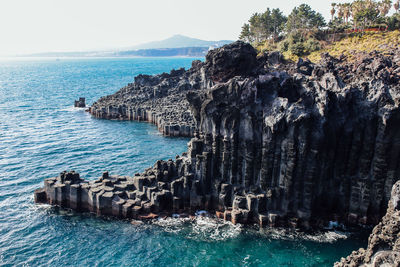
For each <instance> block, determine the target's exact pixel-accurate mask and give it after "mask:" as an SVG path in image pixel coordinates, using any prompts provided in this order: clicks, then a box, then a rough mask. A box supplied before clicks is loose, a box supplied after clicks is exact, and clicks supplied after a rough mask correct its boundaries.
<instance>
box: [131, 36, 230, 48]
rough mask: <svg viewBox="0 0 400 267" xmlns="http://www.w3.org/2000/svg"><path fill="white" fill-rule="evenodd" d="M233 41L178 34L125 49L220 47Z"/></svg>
mask: <svg viewBox="0 0 400 267" xmlns="http://www.w3.org/2000/svg"><path fill="white" fill-rule="evenodd" d="M232 42H233V41H230V40H220V41H205V40H200V39H196V38H191V37H187V36H184V35H179V34H177V35H174V36H172V37H170V38H167V39H165V40H161V41H155V42H149V43H144V44H140V45H136V46H132V47H129V48H126V49H124V50H138V49H159V48H181V47H220V46H223V45H225V44H229V43H232Z"/></svg>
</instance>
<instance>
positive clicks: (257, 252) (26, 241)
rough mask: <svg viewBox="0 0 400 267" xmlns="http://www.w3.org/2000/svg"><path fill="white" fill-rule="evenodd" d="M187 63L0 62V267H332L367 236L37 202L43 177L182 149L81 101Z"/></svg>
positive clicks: (135, 168)
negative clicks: (77, 209) (135, 217)
mask: <svg viewBox="0 0 400 267" xmlns="http://www.w3.org/2000/svg"><path fill="white" fill-rule="evenodd" d="M192 60H193V59H192V58H130V59H121V58H118V59H115V58H114V59H61V60H55V59H36V60H32V59H31V60H27V59H19V60H11V61H10V60H8V61H7V60H6V61H4V60H3V61H0V266H218V267H222V266H331V265H332V264H333V263H334V262H335V261H336V260H339V259H340V257H343V256H346V255H348V254H349V253H350V252H351V251H352V250H354V249H357V248H359V247H360V246H364V247H365V246H366V236H365V235H360V234H352V233H348V232H346V233H342V232H333V231H330V232H329V231H328V232H323V233H316V234H301V233H295V232H291V231H284V230H262V231H260V230H257V229H256V228H254V229H252V228H243V227H241V226H238V225H236V226H234V225H232V224H230V223H227V222H221V221H216V220H212V219H204V218H203V219H202V218H199V219H197V220H195V221H186V220H180V219H166V220H156V221H154V222H153V223H152V224H141V225H132V224H131V223H130V222H129V221H126V220H115V219H110V218H100V217H96V216H95V215H91V214H77V213H74V212H72V211H67V210H60V209H58V208H55V207H50V206H48V205H35V204H34V202H33V191H34V190H35V189H36V188H39V187H41V186H42V184H43V179H45V178H48V177H53V176H57V175H58V173H59V172H61V171H63V170H72V169H73V170H76V171H77V172H79V173H80V174H81V176H82V177H84V178H86V179H95V178H97V177H98V176H100V175H101V173H102V172H103V171H104V170H108V171H110V173H111V174H121V175H133V174H134V173H136V172H140V171H143V170H144V169H145V168H147V167H149V166H152V165H153V164H154V163H155V161H156V160H157V159H169V158H174V157H175V156H176V155H177V154H181V153H182V152H184V151H185V150H186V147H187V142H188V139H187V138H168V137H163V136H162V135H160V134H159V133H158V132H157V129H156V127H155V126H153V125H150V124H148V123H139V122H126V121H108V120H100V119H95V118H92V117H91V116H90V115H89V114H88V113H86V112H84V110H82V109H76V108H73V102H74V100H75V99H78V98H79V97H86V102H87V104H91V103H93V102H94V101H95V100H96V99H98V98H99V97H101V96H104V95H108V94H112V93H114V92H115V91H117V90H118V89H119V88H121V87H122V86H124V85H126V84H127V83H129V82H132V81H133V78H134V76H136V75H137V74H140V73H144V74H156V73H161V72H168V71H169V70H170V69H172V68H179V67H185V68H188V67H190V65H191V61H192Z"/></svg>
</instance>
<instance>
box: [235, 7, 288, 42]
mask: <svg viewBox="0 0 400 267" xmlns="http://www.w3.org/2000/svg"><path fill="white" fill-rule="evenodd" d="M285 23H286V17H285V16H284V15H283V14H282V12H281V11H280V10H279V8H277V9H272V10H271V9H269V8H267V10H266V11H265V12H264V13H254V14H253V15H252V16H251V17H250V19H249V22H248V23H245V24H244V25H243V26H242V31H241V33H240V36H239V39H240V40H244V41H247V42H249V43H253V42H256V43H258V42H261V41H264V40H268V39H271V38H273V39H274V40H276V39H277V38H278V37H279V35H280V34H281V33H282V32H283V30H284V28H285Z"/></svg>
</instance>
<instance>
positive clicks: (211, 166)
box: [35, 42, 400, 227]
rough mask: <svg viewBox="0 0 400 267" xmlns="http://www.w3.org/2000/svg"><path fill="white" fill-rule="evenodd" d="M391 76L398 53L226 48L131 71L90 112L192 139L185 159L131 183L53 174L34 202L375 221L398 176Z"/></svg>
mask: <svg viewBox="0 0 400 267" xmlns="http://www.w3.org/2000/svg"><path fill="white" fill-rule="evenodd" d="M399 81H400V51H399V50H393V51H388V52H387V53H385V55H383V54H379V53H374V54H364V55H363V54H360V55H359V57H358V61H356V62H352V63H348V62H346V61H345V59H343V58H341V59H336V58H332V57H330V56H329V55H324V57H323V60H322V61H321V62H320V63H319V64H313V63H311V62H309V61H303V60H300V61H299V62H298V63H297V64H285V62H283V61H282V57H281V55H280V54H279V53H269V54H265V55H262V56H259V57H256V52H255V51H254V49H253V48H252V47H251V46H250V45H247V44H244V43H242V42H236V43H233V44H230V45H228V46H224V47H223V48H220V49H217V50H214V51H211V52H210V53H209V54H208V55H207V57H206V61H205V62H204V63H201V62H198V61H195V62H193V66H192V68H191V69H189V70H188V71H185V70H183V69H181V70H178V71H172V72H171V73H170V74H161V75H156V76H145V75H139V76H138V77H136V78H135V83H134V84H131V85H128V86H127V87H125V88H123V89H121V90H120V91H119V92H117V93H116V94H115V95H112V96H108V97H104V98H102V99H100V100H99V101H98V102H96V103H95V104H93V106H92V107H91V109H90V112H91V113H92V114H93V115H95V116H97V117H101V118H114V119H138V120H148V121H151V122H153V123H156V124H157V125H158V127H159V128H160V130H161V131H162V132H163V133H164V134H170V135H171V133H172V132H173V133H174V134H172V135H193V136H194V137H193V138H192V140H191V141H190V142H189V147H188V152H187V153H184V154H183V155H182V156H181V157H177V158H176V160H175V161H172V160H169V161H158V162H157V163H156V164H155V165H154V167H152V168H149V169H147V170H146V171H145V172H144V173H142V174H137V175H135V176H134V177H122V178H121V177H119V176H112V177H111V176H110V177H109V176H108V175H106V176H104V175H103V177H102V178H101V179H99V180H97V181H94V182H84V181H82V180H80V178H79V179H78V178H73V179H72V178H71V179H65V178H62V177H64V176H65V175H70V176H69V177H72V176H73V177H75V176H74V175H76V174H74V175H73V174H62V175H61V176H60V177H59V178H57V179H56V178H51V179H50V180H46V181H45V187H44V189H42V190H38V191H37V193H36V196H35V199H37V200H38V201H44V202H48V203H52V204H57V205H62V206H68V205H70V206H71V203H79V205H78V206H79V209H82V210H91V211H96V212H97V213H99V214H110V211H112V209H113V207H115V209H117V207H118V210H119V211H118V216H122V217H132V216H136V215H140V214H142V213H148V212H160V211H166V212H179V211H182V212H183V211H193V210H197V209H206V210H209V211H217V212H218V213H217V214H219V216H221V217H224V218H225V219H227V220H232V221H233V222H234V223H259V224H260V225H291V226H299V225H300V226H304V227H309V226H317V227H320V226H322V225H323V223H324V222H326V221H329V220H335V221H341V222H343V223H347V224H376V223H378V221H379V220H380V218H381V217H382V216H383V215H384V213H385V210H386V207H387V203H388V200H389V198H390V191H391V187H392V185H393V184H394V183H395V182H396V181H397V180H398V179H399V177H400V162H399V159H400V157H399V156H400V126H399V125H400V110H399V101H400V85H399ZM184 97H185V99H186V100H185V101H183V100H182V99H183V98H184ZM188 108H190V111H189V110H188ZM183 126H184V127H188V128H185V129H189V130H184V131H182V127H183ZM171 129H174V130H173V131H172V130H171ZM182 133H184V134H182ZM63 175H64V176H63ZM71 175H72V176H71ZM69 188H74V189H73V190H72V191H71V189H69ZM75 188H76V190H75ZM63 190H65V191H63ZM79 190H80V191H79ZM54 192H56V193H54ZM60 192H61V193H60ZM71 192H73V193H72V194H76V196H77V197H75V195H74V197H72V198H76V200H73V201H72V202H71V200H70V199H71ZM75 192H77V193H75ZM78 192H80V193H78ZM79 199H80V200H79ZM64 200H65V202H63V201H64ZM78 200H79V201H78ZM68 201H69V202H68ZM128 201H129V203H131V204H132V205H131V206H130V207H131V208H132V209H135V212H132V213H130V211H128V210H126V212H125V213H124V212H123V211H124V208H123V207H124V205H126V203H127V202H128ZM104 203H105V204H104ZM115 203H119V204H115ZM103 204H104V205H105V206H104V207H106V208H102V207H103V206H102V205H103ZM72 205H76V204H72ZM99 205H100V206H99ZM115 214H117V213H115ZM121 214H122V215H121Z"/></svg>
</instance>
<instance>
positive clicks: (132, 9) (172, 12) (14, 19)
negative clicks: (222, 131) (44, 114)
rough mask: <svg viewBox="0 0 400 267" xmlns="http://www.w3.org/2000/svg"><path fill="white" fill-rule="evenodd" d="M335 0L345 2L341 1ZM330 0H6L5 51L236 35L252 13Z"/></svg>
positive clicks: (2, 8) (1, 16) (1, 46)
mask: <svg viewBox="0 0 400 267" xmlns="http://www.w3.org/2000/svg"><path fill="white" fill-rule="evenodd" d="M335 2H345V1H340V0H339V1H338V0H335ZM301 3H307V4H309V5H311V7H312V8H314V9H315V10H318V11H319V12H321V13H322V14H323V15H324V16H325V17H326V18H329V16H330V15H329V10H330V3H331V1H327V0H300V1H297V0H290V1H289V0H247V1H246V0H196V1H194V0H143V1H136V0H109V1H106V0H0V55H10V54H21V53H31V52H42V51H80V50H89V49H106V48H118V47H126V46H132V45H136V44H139V43H143V42H148V41H154V40H161V39H164V38H168V37H170V36H172V35H174V34H183V35H187V36H190V37H194V38H200V39H205V40H220V39H231V40H236V39H237V38H238V35H239V33H240V30H241V26H242V25H243V23H245V22H246V21H247V20H248V19H249V17H250V16H251V14H252V13H254V12H263V11H265V9H266V8H267V7H270V8H277V7H279V8H280V9H281V10H282V11H283V12H284V13H285V14H286V15H287V14H289V13H290V11H291V9H292V8H293V7H294V6H296V5H299V4H301Z"/></svg>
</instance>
